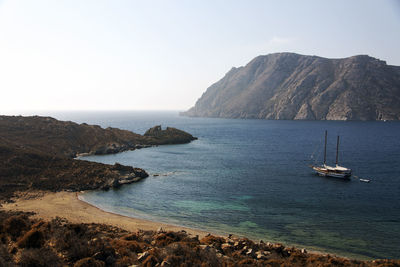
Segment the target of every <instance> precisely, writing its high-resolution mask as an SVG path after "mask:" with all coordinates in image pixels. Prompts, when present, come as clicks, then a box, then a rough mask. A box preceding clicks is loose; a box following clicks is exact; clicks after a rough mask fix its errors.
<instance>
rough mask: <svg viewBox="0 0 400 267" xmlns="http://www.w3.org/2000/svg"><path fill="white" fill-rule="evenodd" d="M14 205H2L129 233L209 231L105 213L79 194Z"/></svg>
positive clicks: (37, 196) (23, 199) (41, 196)
mask: <svg viewBox="0 0 400 267" xmlns="http://www.w3.org/2000/svg"><path fill="white" fill-rule="evenodd" d="M14 200H15V202H14V203H6V204H3V205H2V209H4V210H14V211H25V212H35V215H34V217H36V218H42V219H44V220H51V219H53V218H55V217H57V216H58V217H61V218H65V219H67V220H68V221H70V222H71V223H100V224H108V225H113V226H117V227H119V228H122V229H125V230H127V231H132V232H135V231H137V230H139V229H141V230H157V229H159V228H160V227H162V228H163V229H164V230H167V231H168V230H171V231H180V230H185V231H186V232H188V233H189V234H192V235H198V236H199V237H200V238H201V237H203V236H205V235H206V234H207V233H208V232H204V231H201V230H196V229H191V228H186V227H181V226H175V225H169V224H165V223H160V222H153V221H148V220H142V219H137V218H131V217H126V216H122V215H118V214H114V213H110V212H106V211H103V210H101V209H99V208H97V207H95V206H92V205H90V204H88V203H86V202H84V201H81V200H79V198H78V193H76V192H64V191H63V192H57V193H49V192H34V193H27V194H24V195H21V196H20V197H19V198H16V199H14Z"/></svg>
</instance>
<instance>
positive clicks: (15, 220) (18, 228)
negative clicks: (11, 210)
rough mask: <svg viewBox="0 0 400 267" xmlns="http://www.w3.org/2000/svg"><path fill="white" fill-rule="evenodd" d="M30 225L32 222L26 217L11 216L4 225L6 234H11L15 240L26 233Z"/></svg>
mask: <svg viewBox="0 0 400 267" xmlns="http://www.w3.org/2000/svg"><path fill="white" fill-rule="evenodd" d="M29 225H30V221H29V219H28V217H27V216H25V215H16V216H11V217H9V218H8V219H6V220H5V221H4V223H3V229H4V232H6V233H8V234H10V235H11V236H12V238H13V240H15V239H16V238H17V237H18V236H20V235H21V233H22V232H23V231H26V230H27V229H28V227H29Z"/></svg>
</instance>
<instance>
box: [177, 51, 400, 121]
mask: <svg viewBox="0 0 400 267" xmlns="http://www.w3.org/2000/svg"><path fill="white" fill-rule="evenodd" d="M181 114H182V115H186V116H195V117H223V118H258V119H279V120H280V119H283V120H293V119H294V120H399V119H400V66H390V65H387V64H386V62H385V61H381V60H378V59H376V58H373V57H370V56H367V55H359V56H353V57H349V58H343V59H328V58H322V57H317V56H304V55H299V54H294V53H275V54H269V55H266V56H259V57H256V58H255V59H253V60H252V61H250V63H248V64H247V65H246V66H244V67H240V68H232V69H231V70H230V71H229V72H228V73H227V74H226V75H225V77H223V78H222V79H221V80H219V81H218V82H216V83H215V84H213V85H211V86H210V87H209V88H208V89H207V90H206V92H205V93H204V94H203V95H202V96H201V98H200V99H199V100H198V101H197V102H196V104H195V106H194V107H192V108H191V109H189V110H188V111H186V112H182V113H181Z"/></svg>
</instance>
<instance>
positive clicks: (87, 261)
mask: <svg viewBox="0 0 400 267" xmlns="http://www.w3.org/2000/svg"><path fill="white" fill-rule="evenodd" d="M104 266H106V264H105V263H104V262H102V261H98V260H96V259H93V258H91V257H87V258H83V259H80V260H78V261H77V262H75V264H74V267H104Z"/></svg>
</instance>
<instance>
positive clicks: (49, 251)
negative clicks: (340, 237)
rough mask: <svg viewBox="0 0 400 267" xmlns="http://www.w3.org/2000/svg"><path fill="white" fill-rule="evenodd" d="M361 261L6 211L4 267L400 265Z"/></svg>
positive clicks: (1, 224)
mask: <svg viewBox="0 0 400 267" xmlns="http://www.w3.org/2000/svg"><path fill="white" fill-rule="evenodd" d="M399 264H400V262H399V261H395V260H376V261H370V262H365V261H358V260H349V259H344V258H339V257H335V256H330V255H321V254H314V253H308V252H307V251H306V250H304V249H303V250H299V249H296V248H290V247H285V246H283V245H281V244H270V243H264V242H259V243H255V242H253V241H251V240H249V239H246V238H237V237H234V236H229V237H218V236H213V235H209V236H205V237H204V238H202V239H199V238H198V236H192V235H190V234H188V233H186V232H185V231H180V232H172V231H164V230H162V229H159V230H157V231H140V230H139V231H137V232H128V231H125V230H122V229H120V228H117V227H113V226H110V225H104V224H94V223H92V224H83V223H80V224H76V223H75V224H74V223H69V222H68V221H66V220H64V219H61V218H56V219H53V220H51V221H43V220H37V219H32V218H30V214H29V213H21V212H3V211H0V266H76V267H78V266H79V267H83V266H85V267H89V266H99V267H100V266H149V267H150V266H400V265H399Z"/></svg>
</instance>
